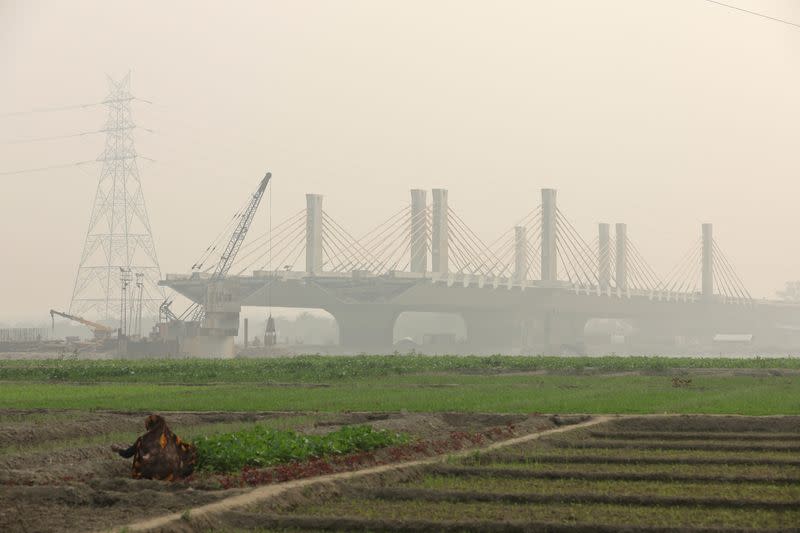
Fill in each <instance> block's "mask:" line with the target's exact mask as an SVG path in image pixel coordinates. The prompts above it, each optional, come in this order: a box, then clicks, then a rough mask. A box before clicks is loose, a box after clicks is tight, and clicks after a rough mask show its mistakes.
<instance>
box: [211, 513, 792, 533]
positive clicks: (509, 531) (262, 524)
mask: <svg viewBox="0 0 800 533" xmlns="http://www.w3.org/2000/svg"><path fill="white" fill-rule="evenodd" d="M220 519H221V522H222V523H223V524H224V525H225V526H227V527H233V528H240V529H274V530H286V529H295V530H317V531H405V532H420V533H428V532H436V531H452V532H462V531H463V532H473V531H474V532H483V531H486V532H490V533H522V532H525V533H529V532H531V531H539V532H545V533H561V532H564V533H583V532H586V533H590V532H597V533H614V532H621V533H635V532H643V533H644V532H647V533H684V532H685V533H723V532H725V533H777V532H779V531H780V532H786V531H791V530H786V529H750V528H741V529H738V528H733V529H732V528H704V527H700V528H691V527H652V526H650V527H648V526H629V525H623V524H610V525H603V524H557V523H552V522H529V521H516V520H509V521H499V520H469V521H466V520H424V519H409V520H391V519H376V518H361V517H352V516H344V517H339V518H331V517H323V516H308V515H294V516H293V515H264V514H258V513H248V512H241V511H239V512H237V511H228V512H225V513H222V514H221V515H220Z"/></svg>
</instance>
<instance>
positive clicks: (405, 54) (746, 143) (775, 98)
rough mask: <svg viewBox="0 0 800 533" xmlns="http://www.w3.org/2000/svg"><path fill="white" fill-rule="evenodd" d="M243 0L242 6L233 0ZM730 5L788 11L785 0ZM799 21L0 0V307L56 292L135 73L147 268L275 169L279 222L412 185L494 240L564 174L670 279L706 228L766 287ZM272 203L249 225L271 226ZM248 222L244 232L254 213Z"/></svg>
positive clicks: (376, 199) (590, 223)
mask: <svg viewBox="0 0 800 533" xmlns="http://www.w3.org/2000/svg"><path fill="white" fill-rule="evenodd" d="M232 5H233V7H231V6H232ZM736 5H738V6H741V7H742V8H746V9H757V10H758V11H761V12H765V13H768V14H770V15H771V16H777V17H781V18H784V19H787V20H793V21H800V4H798V3H797V2H791V1H790V0H763V1H754V0H737V1H736ZM799 55H800V31H799V30H797V29H796V28H793V27H791V26H788V25H784V24H780V23H777V22H773V21H769V20H765V19H761V18H757V17H754V16H750V15H747V14H745V13H741V12H737V11H734V10H730V9H727V8H724V7H721V6H718V5H714V4H712V3H709V2H705V1H703V0H680V1H676V2H656V1H644V2H643V1H634V0H610V1H608V2H602V3H599V2H591V1H589V0H584V1H570V2H544V1H541V2H502V3H496V2H491V3H490V2H455V1H452V2H387V3H377V2H366V1H364V2H352V1H340V2H259V3H256V2H252V3H251V2H240V3H236V4H223V3H221V2H220V3H212V2H207V3H196V2H172V3H156V2H152V1H145V2H135V3H134V2H115V3H109V2H101V1H99V0H98V1H94V0H92V1H89V0H86V1H79V2H71V3H60V2H54V1H47V2H23V1H10V0H5V1H4V0H0V72H2V78H0V79H2V81H3V83H0V180H2V181H0V183H1V184H2V185H0V193H1V194H0V236H1V237H2V241H3V246H4V252H3V259H4V260H3V262H2V271H1V272H0V273H1V274H2V275H0V284H2V285H0V293H1V294H2V295H3V299H2V305H0V321H5V322H13V321H22V320H41V319H46V318H47V312H48V310H49V309H50V308H63V307H67V306H68V305H69V299H70V296H71V294H72V288H73V283H74V279H75V273H76V270H77V267H78V262H79V259H80V253H81V249H82V246H83V241H84V238H85V235H86V226H87V222H88V219H89V215H90V210H91V206H92V202H93V200H94V193H95V187H96V185H97V178H98V176H99V170H100V169H99V167H98V166H97V165H80V166H72V167H67V168H58V169H51V170H47V171H41V172H25V173H19V174H7V173H8V172H10V171H15V170H18V169H32V168H39V167H48V166H56V165H63V164H69V163H74V162H79V161H86V160H92V159H94V158H96V157H97V156H98V154H99V153H100V152H101V150H102V147H103V136H102V135H97V134H90V135H80V136H75V137H69V138H61V139H53V140H49V141H39V142H30V143H22V142H19V141H23V140H27V139H32V138H42V137H50V136H64V135H73V134H78V133H81V132H87V131H94V130H98V129H101V128H102V127H103V124H104V121H105V109H104V108H103V107H102V106H90V107H86V108H81V109H71V110H64V111H59V112H43V113H21V114H13V113H16V112H24V111H29V110H35V109H40V108H51V107H60V106H73V105H76V104H91V103H96V102H99V101H101V100H103V98H104V97H105V95H106V93H107V82H106V74H108V75H111V76H113V77H120V76H123V75H125V74H126V73H127V72H128V71H129V70H130V71H131V72H132V90H133V93H134V94H136V95H137V96H139V97H141V98H143V99H146V100H151V101H153V104H147V103H143V102H137V103H134V104H133V111H134V119H135V121H136V122H137V124H138V125H139V126H142V127H143V128H149V129H152V130H154V131H155V133H147V132H146V131H143V130H140V131H138V132H137V136H136V139H137V149H138V151H139V153H141V154H142V155H144V156H147V157H150V158H153V159H155V160H156V162H155V163H150V162H146V161H140V174H141V179H142V183H143V187H144V193H145V198H146V201H147V207H148V212H149V216H150V221H151V224H152V227H153V233H154V237H155V242H156V247H157V250H158V254H159V259H160V263H161V269H162V272H163V273H167V272H188V271H189V268H190V266H191V264H192V262H193V261H194V260H195V258H196V257H197V256H198V254H199V253H200V252H202V250H204V249H205V248H206V247H207V246H208V244H209V243H210V242H211V241H212V240H213V239H214V237H215V236H216V235H217V234H218V232H219V230H220V229H221V227H222V226H224V225H225V223H226V222H227V220H228V219H229V218H230V216H231V215H232V214H233V212H234V211H236V209H237V208H238V207H239V206H240V205H241V204H242V203H243V201H244V200H245V199H246V198H247V195H248V194H249V193H250V192H251V191H252V190H253V189H254V188H255V186H256V184H257V183H258V180H259V179H260V178H261V176H263V174H264V172H265V171H267V170H270V171H271V172H272V173H273V176H274V177H273V181H272V183H271V184H270V187H271V188H272V191H271V205H272V219H273V220H274V221H275V222H277V221H280V220H283V219H285V218H286V217H288V216H289V215H291V214H293V213H295V212H297V211H298V210H299V209H301V208H303V207H304V206H305V198H304V194H305V193H308V192H313V193H321V194H323V195H325V210H326V211H327V212H328V213H330V214H331V215H332V216H334V217H335V218H336V219H337V220H338V221H339V222H340V223H342V224H343V225H344V226H345V227H346V228H347V229H348V230H349V231H350V232H351V233H353V234H354V235H361V234H364V233H366V232H367V231H368V230H370V229H371V228H373V227H374V226H376V225H377V224H379V223H380V222H382V221H383V220H384V219H385V218H386V217H387V216H388V215H389V214H390V213H394V212H396V211H397V210H398V209H400V208H402V207H403V206H404V205H406V204H408V203H409V189H411V188H424V189H431V188H434V187H443V188H447V189H449V191H450V193H449V194H450V205H451V207H452V208H453V209H454V210H456V211H457V212H458V213H459V215H460V216H461V217H462V218H463V219H464V220H465V221H466V222H467V223H468V224H469V225H470V227H471V228H472V229H474V230H475V231H476V232H477V233H478V234H479V235H480V236H481V237H482V238H483V239H484V240H486V241H492V240H494V238H495V237H497V236H499V235H500V234H502V233H503V232H505V231H506V230H508V229H509V228H510V227H511V226H512V225H513V224H514V223H515V222H516V221H517V220H519V219H520V218H522V217H523V216H525V215H526V214H527V213H528V212H530V211H531V210H532V209H533V208H535V207H536V206H537V205H538V204H539V202H540V196H539V189H540V188H542V187H552V188H556V189H558V202H559V208H560V209H561V210H562V211H563V212H564V213H565V215H566V216H567V217H568V218H569V219H570V220H571V221H572V223H573V224H574V225H575V226H576V228H577V229H578V230H579V231H580V233H581V235H582V236H583V238H584V239H586V240H587V241H589V242H591V240H592V239H593V238H594V237H595V236H596V232H597V223H598V222H610V223H615V222H626V223H627V224H628V232H629V237H630V238H631V239H632V240H633V241H634V242H635V243H636V245H637V247H638V248H639V249H640V251H641V252H642V254H643V256H644V257H645V258H646V259H647V260H648V261H649V263H650V264H651V265H652V266H653V268H654V269H655V270H656V272H657V273H658V274H659V275H662V276H664V275H666V274H667V273H668V271H669V270H670V269H671V268H672V267H673V266H674V265H675V264H676V263H678V262H679V260H680V259H681V257H682V256H683V255H684V254H685V253H686V252H687V251H688V250H689V248H690V247H691V246H692V244H693V243H694V242H695V241H696V240H697V239H698V238H699V236H700V224H701V223H703V222H713V223H714V232H715V238H716V239H717V241H718V243H719V245H720V247H721V248H722V249H723V250H724V251H725V253H726V255H727V257H728V258H729V259H730V260H731V261H732V263H733V265H734V267H735V268H736V271H737V272H738V274H739V275H740V277H741V278H742V280H743V282H744V284H745V285H746V286H747V287H748V289H749V290H750V292H751V293H752V294H753V296H754V297H758V298H761V297H774V294H775V291H777V290H780V289H782V288H783V285H784V283H785V282H786V281H789V280H796V279H800V250H797V249H795V247H794V246H793V244H794V242H795V231H794V229H795V228H796V227H797V224H798V222H800V212H798V210H797V208H796V204H797V198H798V197H800V194H799V193H800V181H799V180H798V179H797V177H798V175H800V155H798V154H800V150H798V149H797V148H796V146H795V145H796V143H797V139H798V138H800V136H798V130H799V129H800V120H798V119H800V102H798V99H797V94H800V74H799V73H798V69H797V65H798V56H799ZM267 211H268V204H267V203H266V202H265V203H264V204H263V205H262V208H261V211H260V213H259V216H258V218H257V220H256V222H255V227H257V228H258V229H259V231H258V232H259V233H260V232H262V231H264V230H265V229H266V227H267V226H266V225H267ZM254 231H256V230H255V229H254Z"/></svg>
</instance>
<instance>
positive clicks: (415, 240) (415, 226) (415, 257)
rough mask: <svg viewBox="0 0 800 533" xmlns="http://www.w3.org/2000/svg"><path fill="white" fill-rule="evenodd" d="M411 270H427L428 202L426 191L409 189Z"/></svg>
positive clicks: (421, 272) (418, 272) (422, 272)
mask: <svg viewBox="0 0 800 533" xmlns="http://www.w3.org/2000/svg"><path fill="white" fill-rule="evenodd" d="M410 223H411V244H410V248H411V259H410V265H411V266H410V269H411V272H415V273H417V274H424V273H425V272H427V271H428V204H427V192H426V191H424V190H422V189H411V221H410Z"/></svg>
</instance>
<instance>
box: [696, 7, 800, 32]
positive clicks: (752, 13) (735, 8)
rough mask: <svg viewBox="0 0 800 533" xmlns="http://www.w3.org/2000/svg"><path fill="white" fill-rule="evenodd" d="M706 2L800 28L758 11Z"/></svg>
mask: <svg viewBox="0 0 800 533" xmlns="http://www.w3.org/2000/svg"><path fill="white" fill-rule="evenodd" d="M705 1H706V2H708V3H711V4H717V5H718V6H723V7H727V8H729V9H734V10H736V11H741V12H742V13H748V14H750V15H755V16H757V17H761V18H765V19H768V20H772V21H775V22H781V23H783V24H787V25H789V26H794V27H795V28H800V24H797V23H795V22H790V21H788V20H784V19H779V18H776V17H770V16H769V15H765V14H763V13H758V12H756V11H750V10H749V9H744V8H741V7H737V6H732V5H730V4H725V3H723V2H717V0H705Z"/></svg>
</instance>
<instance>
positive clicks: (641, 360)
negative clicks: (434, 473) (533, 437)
mask: <svg viewBox="0 0 800 533" xmlns="http://www.w3.org/2000/svg"><path fill="white" fill-rule="evenodd" d="M709 369H726V373H724V374H722V373H715V372H713V371H709ZM767 369H769V370H768V371H767ZM798 369H800V359H793V358H785V359H759V358H756V359H719V358H713V359H711V358H666V357H653V358H648V357H634V358H628V357H598V358H592V357H576V358H567V357H563V358H562V357H538V356H537V357H521V356H514V357H510V356H491V357H424V356H358V357H320V356H306V357H292V358H274V359H249V360H248V359H235V360H191V359H183V360H142V361H121V360H110V361H63V360H50V361H22V360H14V361H3V362H0V383H1V385H0V406H3V407H6V408H70V409H122V410H153V411H159V410H161V411H170V410H187V411H188V410H197V411H209V410H221V411H268V410H287V411H347V410H354V411H397V410H402V409H405V410H408V411H472V412H516V413H531V412H542V413H553V412H559V413H567V412H582V413H735V414H747V415H766V414H797V413H800V374H798V373H797V372H796V371H797V370H798ZM627 372H635V373H632V374H628V373H627ZM620 373H623V375H620ZM675 375H682V376H689V377H691V378H692V383H691V384H690V385H689V386H687V387H673V386H672V377H673V376H675Z"/></svg>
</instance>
